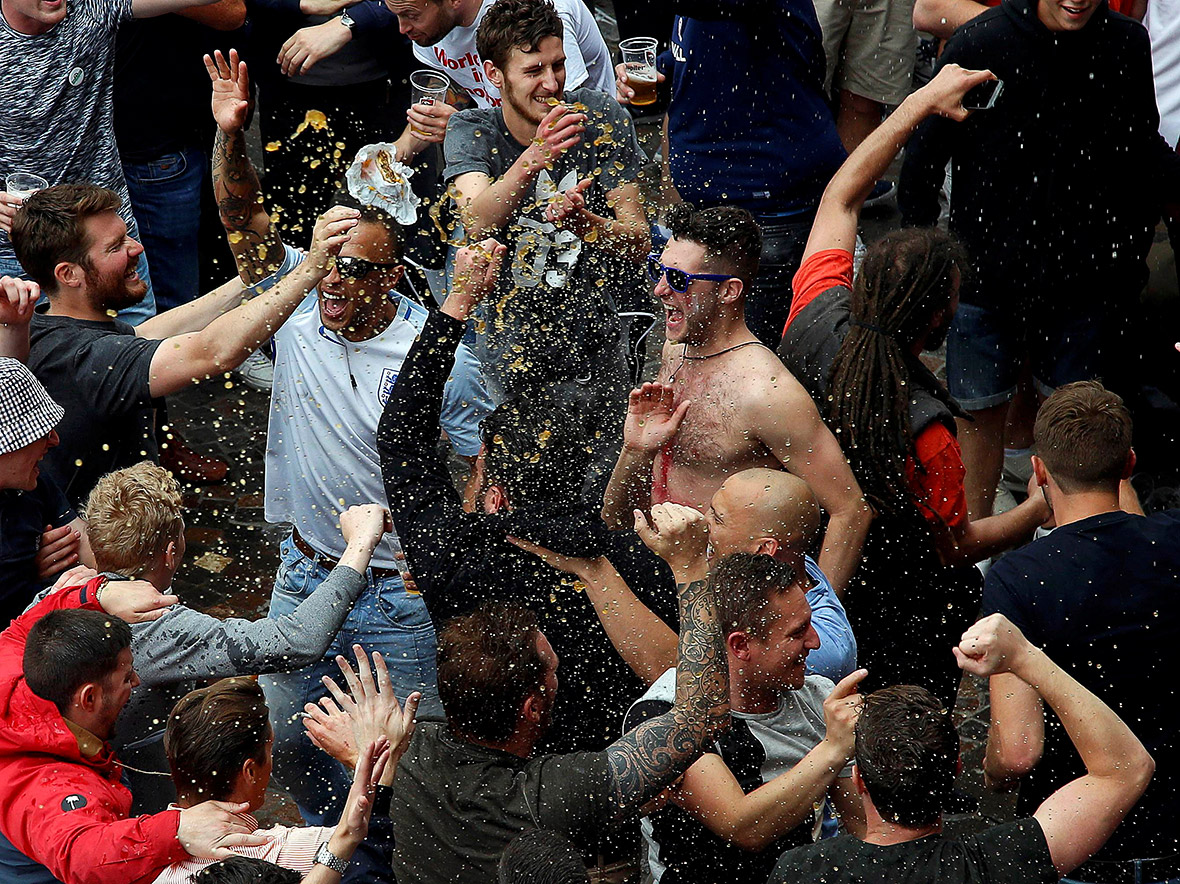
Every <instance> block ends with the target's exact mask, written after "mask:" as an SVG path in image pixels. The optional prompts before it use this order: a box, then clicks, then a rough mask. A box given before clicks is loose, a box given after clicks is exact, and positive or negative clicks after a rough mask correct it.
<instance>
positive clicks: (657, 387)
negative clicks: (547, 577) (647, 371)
mask: <svg viewBox="0 0 1180 884" xmlns="http://www.w3.org/2000/svg"><path fill="white" fill-rule="evenodd" d="M690 405H692V402H691V401H689V400H688V399H685V400H684V401H683V402H681V403H680V404H679V405H677V404H676V391H675V389H674V388H673V387H672V385H671V384H644V385H643V386H641V387H638V388H636V389H634V390H632V391H631V395H630V397H629V398H628V399H627V419H626V420H625V421H624V422H623V446H624V447H625V448H629V449H631V450H632V451H645V452H654V451H659V450H660V448H662V447H663V446H664V445H666V444H668V443H669V442H670V441H672V438H673V437H674V436H675V435H676V433H677V432H679V430H680V423H681V421H683V420H684V415H685V414H687V413H688V407H689V406H690Z"/></svg>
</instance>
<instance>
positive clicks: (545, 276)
mask: <svg viewBox="0 0 1180 884" xmlns="http://www.w3.org/2000/svg"><path fill="white" fill-rule="evenodd" d="M565 102H566V103H567V104H570V105H574V104H580V105H582V106H584V107H585V108H586V110H585V113H586V114H587V117H588V120H587V122H586V129H585V131H584V132H583V133H582V140H581V142H580V143H579V144H577V145H576V146H574V147H572V148H570V149H569V150H568V151H566V152H565V153H564V154H563V155H562V156H560V157H559V158H558V159H557V161H556V162H555V163H554V164H553V168H552V169H543V170H542V171H541V172H540V173H539V174H538V175H537V177H536V179H535V181H534V184H533V189H532V191H531V192H530V193H529V194H528V195H527V196H526V197H525V200H524V202H523V203H522V204H521V207H520V210H519V211H518V212H517V213H516V215H515V216H513V218H512V219H511V220H510V221H509V222H508V224H507V225H506V226H505V228H504V229H503V230H502V231H500V232H499V233H498V234H497V238H499V239H501V241H502V242H504V244H505V245H506V246H507V247H508V258H507V264H506V266H505V268H504V269H505V271H510V272H502V273H501V274H500V283H499V289H498V292H497V297H496V298H494V299H490V300H489V301H488V303H487V304H486V306H485V314H484V321H485V324H484V327H483V328H484V333H483V334H482V335H481V336H480V338H481V345H482V348H483V349H482V352H481V353H480V357H481V360H482V362H483V366H484V371H485V373H487V374H489V375H490V376H491V378H492V379H493V381H494V382H495V383H496V385H497V386H498V387H499V388H500V392H503V393H504V394H506V395H513V394H515V393H518V392H522V388H523V386H524V385H525V383H526V381H527V379H528V378H530V376H531V377H534V378H536V377H543V378H546V379H548V380H553V381H563V380H570V379H575V378H586V377H589V376H592V375H593V376H600V375H602V373H603V372H604V370H605V369H606V368H607V367H609V370H610V371H611V372H615V371H618V370H619V367H620V366H621V365H622V364H623V362H622V360H623V352H622V344H621V340H620V337H619V320H618V315H617V310H616V308H615V305H614V302H613V300H612V299H611V297H610V295H609V294H608V293H607V292H606V290H605V288H604V284H605V280H606V278H607V277H608V276H609V275H610V274H611V273H612V271H611V269H610V268H611V267H613V266H616V265H612V264H611V263H610V261H609V260H604V257H605V253H604V252H602V251H600V250H599V249H597V248H595V246H594V245H593V243H590V242H585V243H584V242H582V241H581V240H580V239H578V237H577V236H575V235H574V234H573V233H571V232H570V231H566V230H560V229H558V228H557V227H556V226H555V225H553V224H552V223H551V222H549V221H546V220H545V208H546V206H547V205H548V203H549V199H550V197H552V196H554V195H556V194H559V193H562V192H564V191H566V190H568V189H569V188H571V187H573V186H574V185H575V184H577V183H578V182H579V181H580V180H582V179H584V178H589V177H593V178H594V184H593V185H591V187H590V189H589V190H588V191H587V192H586V199H587V207H588V208H589V210H590V211H592V212H594V213H595V214H597V215H603V216H606V217H612V215H613V213H612V212H611V210H610V209H609V208H608V206H607V201H606V195H607V194H608V193H609V192H610V191H612V190H614V189H615V188H617V187H620V186H621V185H623V184H626V183H628V182H631V181H635V180H636V178H638V177H639V172H640V170H641V169H642V167H643V163H644V162H645V159H646V158H645V157H644V154H643V151H642V150H641V149H640V147H639V143H638V142H637V141H636V139H635V128H634V126H632V124H631V118H630V117H629V116H628V115H627V113H626V112H625V111H623V109H622V108H620V107H619V105H618V104H617V103H616V102H615V100H614V99H613V98H611V97H610V96H608V95H605V94H603V93H601V92H596V91H594V90H591V89H575V90H573V91H571V92H567V93H566V94H565ZM577 109H578V110H581V107H578V108H577ZM527 146H528V145H526V144H521V143H520V142H518V141H517V140H516V139H515V138H513V137H512V135H511V134H510V133H509V131H508V129H507V127H506V126H505V124H504V114H503V112H502V111H501V109H500V108H478V109H473V110H466V111H461V112H459V113H457V114H454V115H453V116H452V117H451V120H450V124H449V125H448V126H447V138H446V142H445V143H444V145H443V148H444V151H445V153H446V161H447V166H446V171H445V173H444V175H445V177H446V179H447V180H448V181H453V180H454V179H455V178H457V177H458V176H460V175H462V174H464V173H466V172H482V173H483V174H485V175H488V176H490V177H491V178H499V177H501V176H502V175H503V174H504V173H505V172H506V171H507V170H508V168H509V167H510V166H511V165H512V164H513V163H514V162H516V160H517V159H518V158H519V157H520V155H521V154H522V153H524V151H525V149H526V148H527Z"/></svg>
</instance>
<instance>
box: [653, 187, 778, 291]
mask: <svg viewBox="0 0 1180 884" xmlns="http://www.w3.org/2000/svg"><path fill="white" fill-rule="evenodd" d="M668 229H669V230H670V231H672V236H673V237H674V238H675V239H679V240H684V241H685V242H694V243H696V244H697V245H699V246H703V247H704V249H705V260H706V261H708V262H709V265H710V266H711V267H713V268H714V269H717V270H721V271H722V272H724V273H731V274H733V275H734V276H735V277H737V278H738V279H740V280H741V281H742V287H743V289H744V290H745V293H746V294H749V293H750V286H751V285H753V284H754V277H755V276H757V275H758V259H759V257H760V256H761V255H762V228H761V227H759V226H758V222H757V221H755V220H754V216H753V215H751V214H750V213H749V212H747V211H746V210H745V209H740V208H738V207H737V206H715V207H714V208H712V209H702V210H701V211H699V212H698V211H697V209H696V207H695V206H693V204H692V203H677V204H676V205H674V206H672V207H671V208H670V209H668Z"/></svg>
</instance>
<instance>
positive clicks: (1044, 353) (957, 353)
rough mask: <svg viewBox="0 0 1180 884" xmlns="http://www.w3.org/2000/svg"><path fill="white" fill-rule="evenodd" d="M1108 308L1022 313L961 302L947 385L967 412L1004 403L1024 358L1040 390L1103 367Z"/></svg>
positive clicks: (1013, 389) (950, 340) (1084, 378)
mask: <svg viewBox="0 0 1180 884" xmlns="http://www.w3.org/2000/svg"><path fill="white" fill-rule="evenodd" d="M1107 321H1108V317H1107V311H1106V310H1104V309H1101V308H1090V309H1068V308H1065V309H1058V310H1050V309H1042V310H1037V311H1030V312H1029V313H1025V314H1022V313H1021V312H1020V311H1012V310H1010V309H1003V308H997V307H980V306H978V305H975V304H960V305H959V309H958V312H957V313H955V321H954V323H953V324H952V325H951V331H950V335H949V336H948V337H947V342H946V378H947V387H948V389H949V390H950V393H951V395H952V396H954V397H955V399H957V400H958V401H959V404H960V405H962V406H963V408H965V409H966V410H967V411H983V410H984V409H987V408H992V407H994V406H997V405H1003V404H1004V403H1005V402H1008V401H1009V400H1011V399H1012V397H1013V396H1014V395H1015V394H1016V386H1017V384H1018V383H1019V381H1020V375H1021V370H1022V368H1023V366H1024V363H1025V361H1026V360H1027V361H1028V364H1029V366H1030V368H1031V369H1032V376H1033V382H1034V383H1035V384H1036V387H1037V391H1038V392H1040V393H1041V394H1043V395H1046V396H1047V395H1049V394H1050V393H1052V392H1053V391H1054V390H1055V389H1057V388H1058V387H1060V386H1061V385H1063V384H1068V383H1072V382H1073V381H1088V380H1092V379H1093V378H1096V377H1098V376H1099V375H1100V374H1101V372H1102V349H1103V348H1102V344H1103V342H1104V338H1105V334H1106V326H1107Z"/></svg>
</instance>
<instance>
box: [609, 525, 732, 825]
mask: <svg viewBox="0 0 1180 884" xmlns="http://www.w3.org/2000/svg"><path fill="white" fill-rule="evenodd" d="M664 506H665V507H666V508H667V511H668V513H669V514H670V515H673V516H675V518H676V523H677V526H678V527H677V531H676V533H675V534H665V532H663V531H660V530H658V527H654V528H653V527H650V526H649V525H648V524H647V522H646V520H644V518H643V516H642V515H640V516H639V517H638V521H639V523H640V524H639V535H640V537H642V538H643V542H644V543H646V544H647V545H648V546H650V547H651V548H652V549H653V550H655V551H656V552H657V553H659V554H660V555H661V556H663V555H664V554H665V553H669V554H673V550H674V548H675V544H676V543H677V542H678V540H679V538H681V537H683V536H684V533H683V532H688V533H692V534H700V533H702V530H701V529H702V526H703V525H704V516H702V515H701V514H700V513H698V512H697V511H696V510H694V509H692V508H691V507H680V506H676V505H675V504H665V505H664ZM674 570H675V571H676V580H677V593H678V598H679V608H680V645H679V648H678V651H677V661H676V704H675V705H674V706H673V707H672V709H671V710H670V711H668V712H665V713H664V714H663V715H660V716H657V717H656V718H653V719H651V720H649V721H645V722H644V723H643V724H641V725H639V727H637V728H635V729H634V730H632V731H629V732H628V733H626V734H624V735H623V736H622V737H621V738H620V739H618V740H616V741H615V742H613V743H611V745H610V746H608V747H607V749H606V757H607V764H608V767H609V769H610V777H611V786H612V791H613V795H614V810H615V819H616V820H618V821H622V820H625V819H628V818H630V817H631V816H633V815H634V814H635V813H637V812H638V811H639V809H640V808H641V807H643V805H644V804H646V803H647V802H648V801H649V800H651V799H652V798H654V797H655V796H656V795H658V794H659V793H660V792H661V791H662V790H663V789H665V788H666V787H667V786H669V785H671V784H672V782H673V781H674V780H675V779H676V778H677V777H678V776H680V775H681V774H682V773H683V772H684V771H685V770H686V769H687V768H688V766H689V765H690V764H692V763H693V762H694V761H695V760H696V759H697V758H699V757H700V754H701V752H702V750H703V749H704V746H705V745H706V744H707V743H708V741H709V740H711V739H713V737H714V736H716V734H717V733H719V732H720V731H722V730H724V729H725V727H727V726H728V724H729V665H728V661H727V659H726V653H725V639H724V637H723V635H722V629H721V623H720V620H719V618H718V616H717V604H716V601H715V598H714V592H715V587H714V585H713V583H712V581H710V580H707V579H706V578H705V575H704V574H703V573H702V572H701V571H700V570H699V568H695V567H693V568H684V567H676V566H674ZM681 581H683V582H681Z"/></svg>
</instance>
